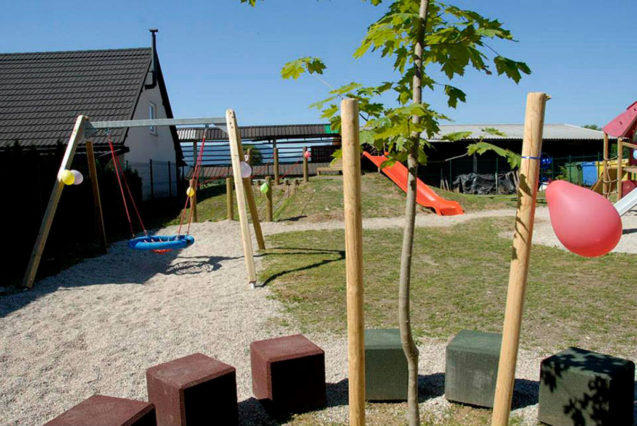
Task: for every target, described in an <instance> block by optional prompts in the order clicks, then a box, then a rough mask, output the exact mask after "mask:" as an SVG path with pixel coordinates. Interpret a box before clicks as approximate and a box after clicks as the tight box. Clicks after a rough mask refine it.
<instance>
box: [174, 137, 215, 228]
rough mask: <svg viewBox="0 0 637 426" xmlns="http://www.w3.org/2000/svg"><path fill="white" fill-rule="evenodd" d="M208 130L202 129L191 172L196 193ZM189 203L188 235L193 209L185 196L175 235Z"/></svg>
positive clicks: (189, 200)
mask: <svg viewBox="0 0 637 426" xmlns="http://www.w3.org/2000/svg"><path fill="white" fill-rule="evenodd" d="M207 130H208V126H206V127H205V128H204V131H203V136H202V137H201V146H200V147H199V154H198V155H197V161H196V162H195V167H194V168H193V171H192V176H193V178H194V180H195V182H194V188H193V190H195V191H197V187H198V186H199V173H200V171H201V164H202V163H203V149H204V145H205V144H206V131H207ZM189 202H190V213H189V214H188V227H187V228H186V235H188V234H189V233H190V224H191V223H192V217H193V208H192V199H191V197H189V196H186V202H185V203H184V209H183V210H182V212H181V216H180V218H179V228H178V229H177V235H181V226H182V224H183V221H184V217H185V216H186V209H187V208H188V203H189Z"/></svg>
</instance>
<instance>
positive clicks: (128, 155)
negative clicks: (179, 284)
mask: <svg viewBox="0 0 637 426" xmlns="http://www.w3.org/2000/svg"><path fill="white" fill-rule="evenodd" d="M151 32H152V47H149V48H133V49H109V50H88V51H68V52H38V53H9V54H0V155H2V151H6V150H10V149H15V148H16V147H20V148H23V149H25V148H26V149H30V150H35V151H38V152H40V153H46V152H50V151H53V150H56V149H58V150H59V147H60V145H65V144H66V143H67V141H68V138H69V136H70V134H71V131H72V129H73V124H74V122H75V119H76V117H77V116H78V115H79V114H84V115H87V116H89V117H90V119H91V120H92V121H106V120H131V119H147V118H173V113H172V109H171V107H170V101H169V99H168V92H167V90H166V84H165V81H164V78H163V75H162V72H161V66H160V64H159V58H158V55H157V51H156V42H155V30H152V31H151ZM110 139H111V141H112V143H113V145H114V148H115V150H116V152H117V153H118V154H119V155H122V160H123V161H122V164H124V163H126V164H127V165H128V167H129V168H131V169H134V170H136V171H137V173H138V174H139V176H140V178H141V181H142V194H143V198H144V199H148V198H150V197H151V195H152V196H154V197H162V196H168V195H174V194H176V193H177V181H178V173H177V170H178V166H179V165H181V163H182V161H183V154H182V151H181V147H180V145H179V139H178V137H177V132H176V129H175V128H174V127H149V128H131V129H114V130H113V131H112V132H111V134H110ZM93 143H94V145H95V149H96V154H97V155H98V157H100V156H103V157H106V158H108V157H107V156H108V155H110V151H109V147H108V137H106V136H104V135H102V136H99V137H95V138H94V139H93ZM83 149H84V148H83V147H80V148H78V154H80V155H81V154H82V150H83ZM151 164H152V165H151ZM151 173H152V176H151ZM151 181H152V184H153V187H152V188H151ZM47 187H48V185H47Z"/></svg>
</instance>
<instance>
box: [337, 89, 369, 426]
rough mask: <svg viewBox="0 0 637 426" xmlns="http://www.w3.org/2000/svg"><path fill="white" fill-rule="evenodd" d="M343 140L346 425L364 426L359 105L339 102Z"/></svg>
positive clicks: (348, 100)
mask: <svg viewBox="0 0 637 426" xmlns="http://www.w3.org/2000/svg"><path fill="white" fill-rule="evenodd" d="M341 123H342V124H341V131H342V133H341V134H342V136H343V202H344V208H345V267H346V277H347V354H348V364H349V424H350V425H357V426H358V425H364V424H365V341H364V338H365V334H364V318H363V225H362V224H363V219H362V213H361V158H360V145H359V135H358V132H359V130H358V103H357V102H356V101H355V100H353V99H344V100H343V101H342V102H341Z"/></svg>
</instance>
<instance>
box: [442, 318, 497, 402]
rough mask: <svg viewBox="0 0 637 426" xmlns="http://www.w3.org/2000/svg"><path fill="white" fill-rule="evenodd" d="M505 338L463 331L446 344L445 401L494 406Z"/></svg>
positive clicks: (492, 334) (494, 334) (491, 334)
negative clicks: (499, 363)
mask: <svg viewBox="0 0 637 426" xmlns="http://www.w3.org/2000/svg"><path fill="white" fill-rule="evenodd" d="M501 343H502V336H501V335H500V334H497V333H483V332H481V331H471V330H462V331H461V332H460V333H458V334H457V335H456V336H455V337H454V338H453V339H452V340H451V342H449V344H448V345H447V357H446V366H445V370H446V371H445V398H447V399H448V400H449V401H455V402H461V403H463V404H471V405H477V406H479V407H493V396H494V394H495V382H496V380H497V377H498V360H499V359H500V346H501Z"/></svg>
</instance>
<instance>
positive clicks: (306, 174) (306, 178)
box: [303, 146, 309, 182]
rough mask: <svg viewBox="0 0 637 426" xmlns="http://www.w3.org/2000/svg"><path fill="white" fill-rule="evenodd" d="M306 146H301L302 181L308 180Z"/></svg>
mask: <svg viewBox="0 0 637 426" xmlns="http://www.w3.org/2000/svg"><path fill="white" fill-rule="evenodd" d="M306 155H307V146H304V147H303V182H307V181H308V180H309V170H308V161H307V157H306Z"/></svg>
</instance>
